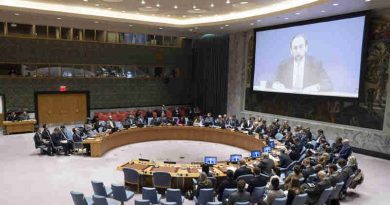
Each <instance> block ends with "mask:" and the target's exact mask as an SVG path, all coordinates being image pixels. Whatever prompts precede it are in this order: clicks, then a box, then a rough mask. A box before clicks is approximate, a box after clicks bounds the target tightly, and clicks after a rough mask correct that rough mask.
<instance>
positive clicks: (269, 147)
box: [263, 146, 272, 154]
mask: <svg viewBox="0 0 390 205" xmlns="http://www.w3.org/2000/svg"><path fill="white" fill-rule="evenodd" d="M266 147H269V148H270V151H269V152H265V151H264V149H265V148H266ZM271 152H272V147H270V146H264V147H263V153H268V154H270V153H271Z"/></svg>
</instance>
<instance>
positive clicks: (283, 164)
mask: <svg viewBox="0 0 390 205" xmlns="http://www.w3.org/2000/svg"><path fill="white" fill-rule="evenodd" d="M291 162H292V160H291V158H290V156H289V155H287V154H286V149H285V148H282V149H281V150H280V154H279V167H280V168H287V167H288V165H290V164H291Z"/></svg>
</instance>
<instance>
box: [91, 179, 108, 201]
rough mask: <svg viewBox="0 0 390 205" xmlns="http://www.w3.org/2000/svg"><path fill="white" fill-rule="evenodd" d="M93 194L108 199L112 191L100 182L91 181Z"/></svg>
mask: <svg viewBox="0 0 390 205" xmlns="http://www.w3.org/2000/svg"><path fill="white" fill-rule="evenodd" d="M91 183H92V188H93V192H94V194H95V195H99V196H104V197H110V196H111V195H112V190H111V189H110V188H109V187H105V186H104V184H103V182H101V181H91Z"/></svg>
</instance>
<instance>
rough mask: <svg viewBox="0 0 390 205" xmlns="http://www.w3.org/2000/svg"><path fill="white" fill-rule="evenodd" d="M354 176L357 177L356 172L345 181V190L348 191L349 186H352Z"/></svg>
mask: <svg viewBox="0 0 390 205" xmlns="http://www.w3.org/2000/svg"><path fill="white" fill-rule="evenodd" d="M353 178H355V174H352V175H351V176H349V178H348V180H347V182H346V183H345V186H344V187H343V188H344V190H343V191H345V192H347V190H348V188H349V186H350V185H351V183H352V180H353Z"/></svg>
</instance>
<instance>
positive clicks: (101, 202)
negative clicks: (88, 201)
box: [92, 195, 116, 205]
mask: <svg viewBox="0 0 390 205" xmlns="http://www.w3.org/2000/svg"><path fill="white" fill-rule="evenodd" d="M92 200H93V205H116V204H115V203H113V202H111V201H110V202H109V201H107V198H106V197H104V196H99V195H93V196H92Z"/></svg>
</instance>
